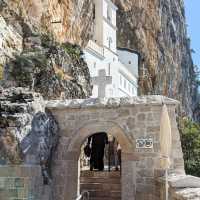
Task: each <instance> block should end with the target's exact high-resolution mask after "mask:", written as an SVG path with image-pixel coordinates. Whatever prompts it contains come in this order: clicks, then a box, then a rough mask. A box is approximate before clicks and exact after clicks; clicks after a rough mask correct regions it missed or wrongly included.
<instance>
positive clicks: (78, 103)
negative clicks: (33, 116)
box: [46, 95, 179, 109]
mask: <svg viewBox="0 0 200 200" xmlns="http://www.w3.org/2000/svg"><path fill="white" fill-rule="evenodd" d="M163 103H164V104H167V105H178V104H179V102H178V101H176V100H174V99H170V98H168V97H164V96H160V95H152V96H137V97H130V98H129V97H125V98H124V97H123V98H90V99H73V100H62V101H61V100H52V101H47V102H46V108H48V109H80V108H82V109H83V108H116V107H128V106H134V105H137V106H138V105H140V106H144V105H148V106H151V105H162V104H163Z"/></svg>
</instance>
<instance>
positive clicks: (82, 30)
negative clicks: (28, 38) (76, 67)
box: [0, 0, 93, 45]
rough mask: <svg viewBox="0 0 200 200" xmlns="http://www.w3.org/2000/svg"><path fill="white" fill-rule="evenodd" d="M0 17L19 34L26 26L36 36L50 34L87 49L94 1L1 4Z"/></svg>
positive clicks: (3, 0) (5, 0) (0, 0)
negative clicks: (36, 33) (85, 46)
mask: <svg viewBox="0 0 200 200" xmlns="http://www.w3.org/2000/svg"><path fill="white" fill-rule="evenodd" d="M0 14H1V15H3V16H4V17H5V18H6V22H7V23H8V24H12V25H13V26H14V27H15V28H16V29H17V31H18V32H21V31H22V29H21V26H20V25H21V24H23V23H26V24H29V26H30V27H31V28H32V30H35V31H36V32H38V31H40V32H43V33H44V32H51V33H52V34H53V36H54V38H55V40H56V41H59V42H66V41H68V42H71V43H76V44H79V45H84V44H85V43H86V42H87V40H88V39H89V37H90V36H91V30H92V29H91V27H92V23H91V22H92V14H93V5H92V0H73V1H71V0H37V1H35V0H30V1H17V0H14V1H10V0H0Z"/></svg>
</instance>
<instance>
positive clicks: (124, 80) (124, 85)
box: [124, 79, 126, 89]
mask: <svg viewBox="0 0 200 200" xmlns="http://www.w3.org/2000/svg"><path fill="white" fill-rule="evenodd" d="M124 88H125V89H126V80H125V79H124Z"/></svg>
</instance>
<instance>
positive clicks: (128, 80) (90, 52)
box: [84, 0, 138, 97]
mask: <svg viewBox="0 0 200 200" xmlns="http://www.w3.org/2000/svg"><path fill="white" fill-rule="evenodd" d="M94 2H95V9H96V11H95V14H96V16H95V35H94V41H89V43H88V46H87V47H86V49H85V50H84V57H85V60H86V62H87V64H88V67H89V70H90V74H91V77H96V76H98V72H99V70H101V69H104V70H105V71H106V75H107V76H111V77H112V84H109V85H107V86H106V88H105V96H106V97H124V96H136V95H137V74H138V73H137V68H138V55H137V54H135V53H133V52H130V51H129V50H127V51H126V50H125V49H124V50H123V51H121V50H117V47H116V45H117V37H116V35H117V34H116V30H117V29H116V10H117V7H116V6H115V5H114V4H113V3H112V2H111V1H110V0H95V1H94ZM108 15H109V17H110V18H109V17H108ZM128 60H131V63H132V64H130V62H128ZM133 67H134V68H136V69H132V68H133ZM92 97H98V86H97V85H94V86H93V94H92Z"/></svg>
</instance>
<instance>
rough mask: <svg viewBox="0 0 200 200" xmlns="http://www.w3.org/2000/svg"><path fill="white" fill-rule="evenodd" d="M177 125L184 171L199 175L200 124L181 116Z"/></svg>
mask: <svg viewBox="0 0 200 200" xmlns="http://www.w3.org/2000/svg"><path fill="white" fill-rule="evenodd" d="M179 125H180V130H181V141H182V149H183V154H184V161H185V170H186V173H187V174H191V175H194V176H199V177H200V124H198V123H195V122H193V121H192V120H190V119H188V118H183V119H181V120H180V124H179Z"/></svg>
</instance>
